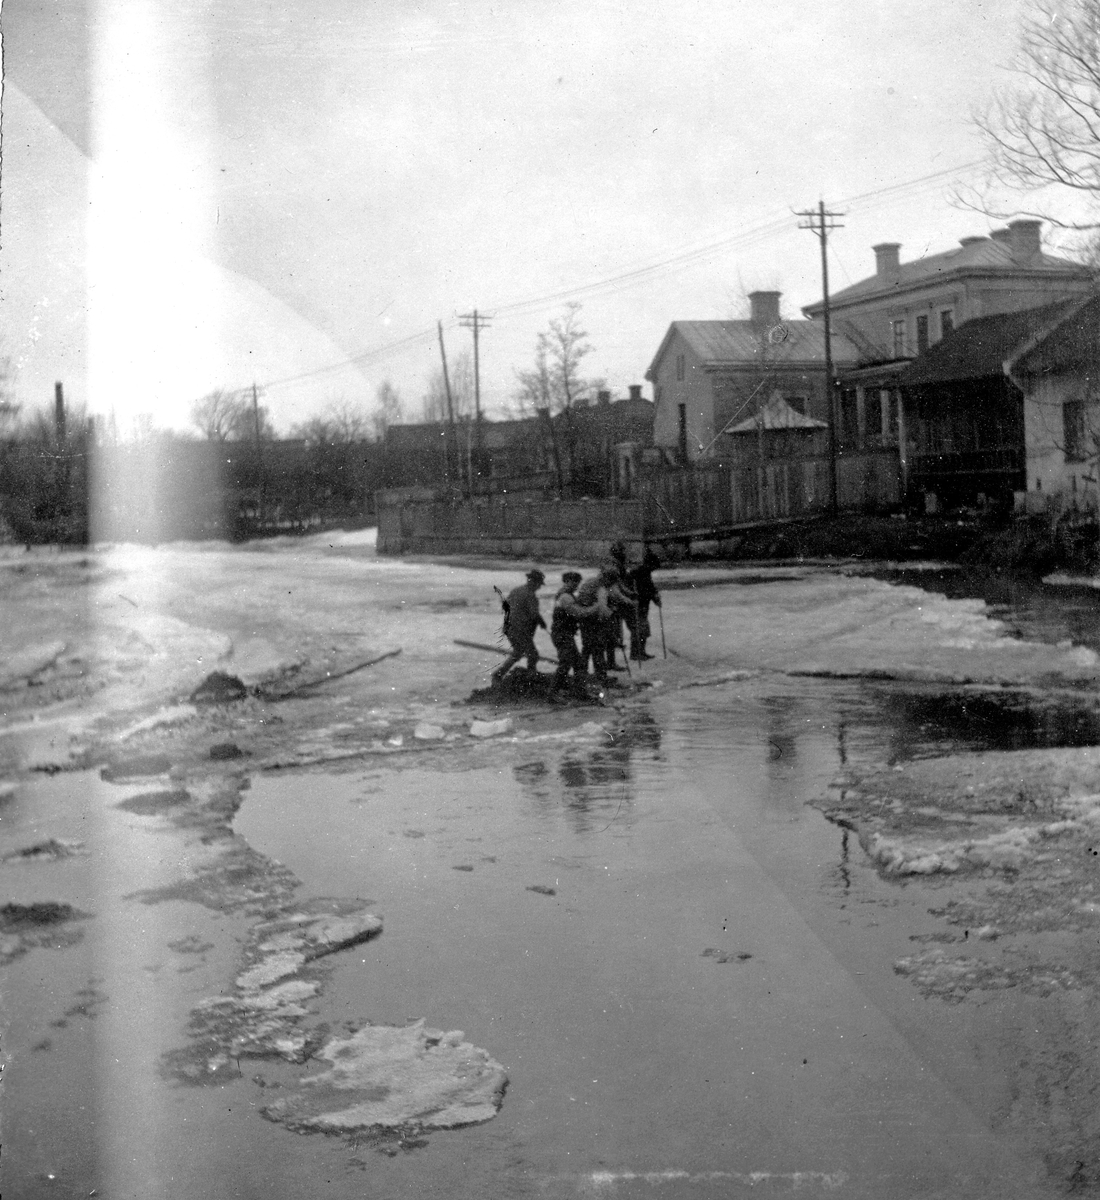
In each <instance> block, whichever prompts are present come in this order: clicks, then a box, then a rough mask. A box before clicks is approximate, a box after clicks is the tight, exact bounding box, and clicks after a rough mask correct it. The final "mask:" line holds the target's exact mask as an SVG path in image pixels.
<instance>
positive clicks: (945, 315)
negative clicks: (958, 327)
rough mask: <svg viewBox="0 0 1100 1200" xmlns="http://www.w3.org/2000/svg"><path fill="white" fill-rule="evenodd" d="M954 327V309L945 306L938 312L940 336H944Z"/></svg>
mask: <svg viewBox="0 0 1100 1200" xmlns="http://www.w3.org/2000/svg"><path fill="white" fill-rule="evenodd" d="M954 328H955V310H954V309H953V308H945V309H944V310H943V311H942V312H941V313H940V337H941V338H945V337H947V335H948V334H949V333H950V332H951V330H952V329H954Z"/></svg>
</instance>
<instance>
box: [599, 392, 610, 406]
mask: <svg viewBox="0 0 1100 1200" xmlns="http://www.w3.org/2000/svg"><path fill="white" fill-rule="evenodd" d="M596 403H597V404H610V403H611V393H610V392H604V391H600V392H597V393H596Z"/></svg>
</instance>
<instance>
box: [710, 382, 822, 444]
mask: <svg viewBox="0 0 1100 1200" xmlns="http://www.w3.org/2000/svg"><path fill="white" fill-rule="evenodd" d="M761 428H763V429H828V428H829V427H828V425H826V424H825V422H824V421H818V420H816V419H815V418H813V417H807V416H805V415H804V414H803V413H800V412H799V411H798V409H797V408H792V407H791V405H790V404H788V403H787V401H786V400H785V399H784V398H783V393H782V392H780V391H779V390H778V389H777V390H776V391H774V392H772V394H771V395H770V396H769V397H768V401H767V403H766V404H764V405H763V406H762V407H761V408H760V411H759V412H757V413H754V414H753V415H752V416H751V417H747V418H746V419H745V420H744V421H741V422H740V423H739V424H737V425H734V427H733V428H732V429H727V430H726V432H727V433H759V432H760V430H761Z"/></svg>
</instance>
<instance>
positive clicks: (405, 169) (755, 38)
mask: <svg viewBox="0 0 1100 1200" xmlns="http://www.w3.org/2000/svg"><path fill="white" fill-rule="evenodd" d="M1021 3H1022V0H994V2H991V3H986V2H979V0H928V2H926V3H924V4H922V5H905V4H898V3H896V0H843V3H841V2H840V0H825V2H823V3H817V4H809V3H805V2H804V0H766V2H765V0H677V2H676V3H665V2H660V0H632V2H630V3H625V2H623V3H620V2H615V0H583V2H581V0H552V2H549V0H512V3H508V4H504V3H500V2H499V0H494V2H489V0H462V2H461V3H460V2H457V0H422V2H417V0H386V2H377V0H311V2H310V3H309V4H308V5H293V6H292V5H289V4H286V3H284V2H280V3H276V2H275V0H188V3H187V4H185V5H180V4H179V0H5V3H4V5H3V10H2V17H0V28H2V32H3V41H4V92H3V109H2V121H3V161H2V173H0V352H2V353H3V354H4V355H6V357H7V358H8V360H9V364H10V369H11V381H10V386H11V389H12V391H13V392H14V397H15V399H16V400H17V401H19V402H21V403H22V404H23V405H24V406H25V408H26V409H33V408H35V407H38V406H41V405H45V404H48V403H52V398H53V386H54V382H55V380H60V381H62V382H63V383H64V387H65V393H66V396H67V397H68V399H69V401H70V403H71V404H74V405H82V406H85V407H86V408H87V409H88V410H89V411H92V412H97V413H103V414H106V413H109V412H112V411H113V412H114V413H115V417H116V421H117V423H118V426H119V428H120V429H122V430H123V431H125V430H126V429H127V428H128V427H129V425H130V424H131V423H132V422H133V421H134V420H135V419H136V418H137V417H138V415H139V414H151V415H152V418H153V420H154V421H155V423H156V424H158V425H159V426H161V427H164V428H176V429H181V430H182V429H186V428H188V424H189V411H190V407H191V404H192V403H193V402H194V400H196V399H197V398H199V397H200V396H202V395H204V394H206V393H207V392H209V391H211V390H213V389H215V388H233V389H235V388H251V386H252V385H253V384H254V383H255V384H256V385H257V386H258V388H259V389H260V391H261V392H262V395H263V401H264V403H265V404H267V406H268V407H269V409H270V412H271V414H272V417H273V419H274V422H275V424H276V427H277V428H278V429H279V430H280V431H281V432H284V433H285V432H289V431H290V429H291V428H292V427H293V426H294V425H295V424H296V423H298V422H301V421H304V420H306V419H308V418H309V417H310V416H313V415H316V414H317V413H319V412H322V411H323V410H324V409H325V408H326V407H327V406H328V405H331V404H333V403H334V402H340V401H342V402H345V403H350V404H355V405H361V406H362V407H363V408H364V409H367V410H369V409H370V408H371V407H372V406H373V404H374V397H375V393H376V390H377V388H378V386H379V385H380V384H381V383H382V382H383V381H387V380H388V381H390V382H392V383H393V384H394V385H395V386H396V387H397V388H398V390H399V392H400V394H401V396H402V398H403V401H404V403H405V406H406V410H407V411H408V413H409V416H410V417H412V418H415V416H416V415H417V414H418V412H419V407H420V401H421V398H422V396H423V395H424V392H425V390H426V388H427V381H428V377H429V375H430V374H431V373H432V372H433V371H434V370H436V369H437V368H438V364H439V341H438V334H437V322H442V326H443V333H444V339H445V344H446V350H447V354H448V357H449V358H450V359H451V360H452V361H453V360H454V359H455V357H456V356H457V355H459V354H461V353H463V352H467V353H468V352H469V350H470V348H471V334H470V330H469V329H468V328H464V327H463V326H462V325H461V323H460V321H459V317H460V315H461V314H464V313H469V312H470V311H472V310H473V309H477V310H478V311H479V312H480V313H483V314H487V315H488V317H489V318H490V324H489V326H488V328H486V329H485V330H484V331H483V332H482V334H481V338H480V350H481V358H480V373H481V383H482V400H483V407H484V409H485V411H486V412H487V413H488V414H489V415H497V414H500V413H502V412H503V411H504V409H505V408H506V406H507V405H508V404H509V402H510V401H511V400H512V398H513V395H514V393H515V390H516V372H517V371H518V370H523V369H525V368H527V367H529V366H530V365H531V361H532V358H533V352H534V346H535V341H536V337H537V335H538V333H539V331H540V330H542V329H545V328H546V326H547V323H548V321H549V320H550V319H551V318H553V317H555V316H558V315H560V314H561V313H562V311H563V306H564V305H565V304H566V303H567V302H569V301H570V300H576V301H579V302H580V303H581V304H582V305H583V307H582V309H581V313H580V317H581V324H582V325H583V327H584V328H585V329H586V330H587V331H588V334H589V341H590V343H591V346H592V351H591V353H590V354H589V355H588V356H587V358H586V359H585V361H584V368H585V371H586V373H587V374H588V375H590V376H602V377H605V378H606V380H607V384H608V386H609V387H610V388H611V390H612V392H613V394H615V395H616V396H619V395H625V394H626V390H627V388H628V386H629V385H631V384H635V383H644V375H645V371H646V369H647V367H648V366H649V364H650V362H651V360H652V358H653V355H654V354H655V352H656V350H657V348H658V346H659V345H660V342H661V339H662V337H663V335H664V333H665V331H666V329H667V328H668V325H669V323H670V322H672V321H674V320H689V319H706V318H725V317H731V316H736V315H740V309H741V306H743V304H744V297H745V294H746V293H747V292H750V291H752V290H754V289H756V288H763V289H773V290H778V291H781V292H782V293H783V298H782V306H783V310H784V314H785V315H786V316H788V317H794V316H798V315H800V314H799V309H800V308H801V306H802V305H804V304H808V303H811V302H813V301H815V300H817V299H819V298H820V295H821V277H820V252H819V246H818V242H817V239H816V237H815V236H814V235H813V234H812V233H810V232H808V231H806V230H800V229H799V218H798V216H797V215H795V214H796V212H797V211H798V210H803V209H807V208H810V207H813V206H815V205H816V204H817V203H818V201H819V199H823V200H824V201H825V202H826V204H827V205H828V206H829V207H830V208H831V209H835V210H838V211H842V212H843V213H844V214H845V215H844V216H843V217H841V218H839V219H838V220H839V224H840V225H842V228H838V229H836V230H835V231H834V232H833V234H832V235H831V237H830V283H831V285H832V286H833V287H834V288H837V289H839V288H841V287H845V286H847V285H848V284H850V283H854V282H856V281H857V280H859V279H862V278H864V277H866V276H867V275H870V274H872V273H873V269H874V256H873V254H872V251H871V246H872V245H873V244H875V243H876V242H882V241H896V242H900V243H902V252H901V253H902V258H903V260H907V259H910V258H916V257H919V256H920V255H922V254H925V253H929V252H934V251H937V250H945V249H948V248H950V246H951V245H952V244H954V243H955V242H956V240H957V239H958V238H959V237H963V236H966V235H968V234H975V233H985V232H988V231H989V229H990V228H993V227H994V226H995V225H996V224H997V222H992V221H990V220H989V219H988V218H987V217H984V216H982V215H981V214H979V213H977V212H973V211H967V210H966V209H964V208H960V207H959V206H958V205H956V204H952V202H951V195H952V192H953V190H954V189H955V188H956V187H957V186H958V184H959V182H960V181H961V182H962V183H964V184H965V182H966V181H967V180H968V179H970V178H972V176H973V172H974V167H973V164H975V163H976V162H977V161H978V160H979V159H980V158H981V153H982V147H981V142H980V138H979V135H978V134H977V132H976V131H975V129H974V127H973V125H972V123H971V119H970V118H971V114H972V112H973V111H974V110H975V109H976V108H980V107H981V106H982V105H983V104H984V103H986V102H987V101H988V98H989V96H990V93H991V90H992V89H993V88H994V87H995V86H998V85H1000V84H1003V83H1004V82H1006V80H1007V78H1008V76H1007V75H1006V72H1005V69H1004V68H1005V65H1006V64H1007V63H1008V62H1009V61H1010V59H1011V56H1012V53H1013V50H1014V47H1015V42H1016V38H1017V28H1018V14H1019V11H1020V5H1021ZM930 177H931V178H930ZM645 394H647V395H649V394H650V389H649V387H648V385H646V387H645Z"/></svg>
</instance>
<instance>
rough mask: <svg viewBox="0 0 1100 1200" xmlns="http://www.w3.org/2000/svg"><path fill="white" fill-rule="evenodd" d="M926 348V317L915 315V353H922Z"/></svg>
mask: <svg viewBox="0 0 1100 1200" xmlns="http://www.w3.org/2000/svg"><path fill="white" fill-rule="evenodd" d="M927 349H928V317H927V315H923V314H922V315H921V316H919V317H917V353H918V354H923V353H924V352H925V350H927Z"/></svg>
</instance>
